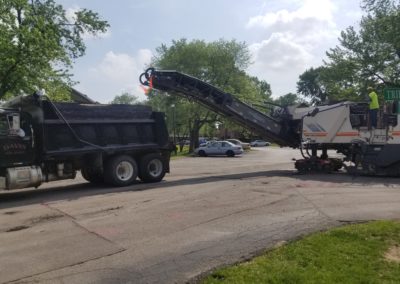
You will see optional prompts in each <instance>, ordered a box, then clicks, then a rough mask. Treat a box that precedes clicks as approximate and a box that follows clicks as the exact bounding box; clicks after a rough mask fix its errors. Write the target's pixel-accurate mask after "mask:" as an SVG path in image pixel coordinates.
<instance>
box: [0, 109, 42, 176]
mask: <svg viewBox="0 0 400 284" xmlns="http://www.w3.org/2000/svg"><path fill="white" fill-rule="evenodd" d="M22 117H23V118H22V120H21V115H20V113H18V112H17V111H15V112H14V111H4V110H3V111H1V110H0V167H1V168H8V167H14V166H19V165H31V164H32V163H33V159H34V153H33V146H34V145H33V143H32V141H33V137H32V136H33V131H32V126H31V125H32V124H31V119H30V116H29V115H23V116H22Z"/></svg>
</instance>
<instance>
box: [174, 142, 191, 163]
mask: <svg viewBox="0 0 400 284" xmlns="http://www.w3.org/2000/svg"><path fill="white" fill-rule="evenodd" d="M189 155H190V154H189V146H188V145H185V146H183V149H182V152H179V146H178V151H177V152H176V155H175V153H174V152H171V160H175V159H178V158H183V157H187V156H189Z"/></svg>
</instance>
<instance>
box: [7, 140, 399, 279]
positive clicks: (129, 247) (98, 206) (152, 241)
mask: <svg viewBox="0 0 400 284" xmlns="http://www.w3.org/2000/svg"><path fill="white" fill-rule="evenodd" d="M292 158H299V154H298V152H297V151H295V150H291V149H280V148H272V147H267V148H260V149H256V150H254V151H251V152H250V153H247V154H245V155H243V156H242V157H234V158H225V157H219V158H218V157H214V158H213V157H207V158H194V157H190V158H182V159H178V160H173V161H172V162H171V170H172V173H171V174H169V175H167V177H166V178H165V181H163V182H161V183H158V184H141V183H138V184H136V185H133V186H130V187H126V188H109V187H102V188H98V187H97V188H96V187H94V186H91V185H90V184H88V183H86V182H84V181H83V180H82V178H78V179H76V180H74V181H64V182H59V183H52V184H48V185H46V186H44V187H43V188H41V189H37V190H34V189H33V190H22V191H16V192H5V193H4V192H3V193H0V244H1V245H0V275H1V277H0V283H9V282H13V283H32V282H34V283H37V282H40V283H184V282H187V281H189V280H191V279H193V278H194V277H197V276H198V275H200V274H202V273H205V272H207V271H210V270H211V269H213V268H215V267H218V266H221V265H226V264H230V263H234V262H237V261H242V260H245V259H248V258H250V257H252V256H254V255H256V254H258V253H260V252H262V251H263V250H265V249H266V248H271V247H273V246H275V245H276V244H279V243H282V241H288V240H293V239H296V238H299V237H301V236H304V235H306V234H309V233H310V232H314V231H318V230H324V229H327V228H330V227H333V226H339V225H341V224H347V223H351V222H360V221H366V220H375V219H398V218H399V217H400V206H399V204H400V180H399V179H395V178H374V177H354V176H350V175H347V174H344V173H337V174H330V175H319V174H314V175H299V174H297V173H296V172H295V170H294V168H293V161H292V160H291V159H292Z"/></svg>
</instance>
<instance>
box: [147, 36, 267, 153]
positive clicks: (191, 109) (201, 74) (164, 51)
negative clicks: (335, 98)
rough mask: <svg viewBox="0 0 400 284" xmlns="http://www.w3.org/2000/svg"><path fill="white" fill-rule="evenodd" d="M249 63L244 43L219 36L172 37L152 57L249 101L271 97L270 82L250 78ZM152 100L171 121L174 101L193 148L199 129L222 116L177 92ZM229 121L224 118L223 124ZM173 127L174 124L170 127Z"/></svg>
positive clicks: (177, 123) (158, 64)
mask: <svg viewBox="0 0 400 284" xmlns="http://www.w3.org/2000/svg"><path fill="white" fill-rule="evenodd" d="M249 64H250V54H249V50H248V48H247V46H246V44H245V43H241V42H237V41H235V40H231V41H226V40H218V41H214V42H210V43H207V42H205V41H202V40H193V41H190V42H189V41H187V40H186V39H181V40H177V41H173V42H172V44H171V46H167V45H164V44H163V45H161V46H160V47H159V48H157V54H156V56H155V58H154V60H153V66H155V67H156V68H159V69H169V70H177V71H180V72H183V73H186V74H189V75H192V76H194V77H197V78H199V79H201V80H204V81H206V82H208V83H210V84H212V85H215V86H217V87H219V88H220V89H222V90H224V91H225V92H229V93H231V94H233V95H235V96H238V97H239V98H241V99H243V100H245V101H249V102H255V101H257V100H258V101H260V102H261V101H263V100H266V99H268V98H269V96H270V88H269V85H268V83H266V82H264V81H258V80H256V79H254V78H251V77H250V76H248V75H247V74H246V73H245V71H244V70H245V69H246V68H247V67H248V66H249ZM149 104H150V105H152V106H153V107H154V108H155V109H158V110H162V111H166V112H167V116H168V117H167V118H168V121H169V123H170V122H171V105H175V107H174V112H175V114H174V115H175V116H174V117H175V126H174V127H178V126H179V127H180V128H181V129H182V132H187V133H189V136H190V138H191V145H190V150H193V149H194V148H195V147H196V146H197V145H198V137H199V132H200V130H201V129H202V128H203V127H205V125H207V124H209V127H215V126H214V124H215V122H216V121H217V120H218V121H221V120H223V119H222V118H219V117H218V115H217V114H215V113H213V112H211V111H208V110H207V109H205V108H203V107H201V106H199V105H198V103H196V102H192V101H190V100H187V99H182V98H179V97H176V96H160V95H159V94H158V92H153V93H152V94H150V95H149ZM228 124H229V122H225V121H224V126H226V125H228ZM170 129H171V128H170Z"/></svg>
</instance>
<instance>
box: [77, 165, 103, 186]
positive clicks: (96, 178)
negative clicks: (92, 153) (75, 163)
mask: <svg viewBox="0 0 400 284" xmlns="http://www.w3.org/2000/svg"><path fill="white" fill-rule="evenodd" d="M81 174H82V176H83V178H84V179H85V180H87V181H88V182H90V183H93V184H102V183H103V182H104V178H103V175H102V174H101V173H100V172H98V171H93V170H91V169H90V168H82V170H81Z"/></svg>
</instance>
